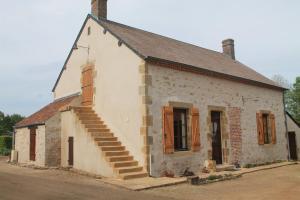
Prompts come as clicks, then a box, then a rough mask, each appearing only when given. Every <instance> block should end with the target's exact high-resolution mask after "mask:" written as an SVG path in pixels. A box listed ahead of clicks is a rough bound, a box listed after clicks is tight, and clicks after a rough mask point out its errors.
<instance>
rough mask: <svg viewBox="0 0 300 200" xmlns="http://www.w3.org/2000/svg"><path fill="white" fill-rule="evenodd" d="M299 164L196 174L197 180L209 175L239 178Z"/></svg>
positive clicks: (276, 164) (278, 164)
mask: <svg viewBox="0 0 300 200" xmlns="http://www.w3.org/2000/svg"><path fill="white" fill-rule="evenodd" d="M296 164H299V163H298V162H293V161H291V162H288V161H287V162H282V163H275V164H270V165H264V166H259V167H253V168H240V169H238V170H236V171H220V172H212V173H201V174H198V176H199V178H204V179H205V178H208V177H209V176H211V175H216V176H218V175H222V176H224V175H226V174H227V175H228V174H230V175H234V176H241V175H244V174H248V173H253V172H257V171H262V170H268V169H274V168H279V167H284V166H288V165H296Z"/></svg>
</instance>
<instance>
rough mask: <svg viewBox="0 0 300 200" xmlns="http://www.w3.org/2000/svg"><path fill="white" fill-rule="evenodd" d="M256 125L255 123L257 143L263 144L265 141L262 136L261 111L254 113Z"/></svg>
mask: <svg viewBox="0 0 300 200" xmlns="http://www.w3.org/2000/svg"><path fill="white" fill-rule="evenodd" d="M256 125H257V137H258V144H259V145H263V144H264V143H265V137H264V131H263V119H262V114H261V113H256Z"/></svg>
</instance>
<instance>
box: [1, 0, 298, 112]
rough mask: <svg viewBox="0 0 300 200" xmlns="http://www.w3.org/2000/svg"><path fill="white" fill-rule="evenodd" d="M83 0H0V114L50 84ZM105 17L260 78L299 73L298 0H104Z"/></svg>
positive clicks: (24, 105) (42, 96)
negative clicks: (227, 59) (229, 46)
mask: <svg viewBox="0 0 300 200" xmlns="http://www.w3.org/2000/svg"><path fill="white" fill-rule="evenodd" d="M88 13H90V0H42V1H41V0H26V1H24V0H15V1H4V0H1V1H0V27H1V28H0V70H1V71H0V111H2V112H4V113H6V114H13V113H19V114H22V115H25V116H28V115H30V114H32V113H34V112H36V111H37V110H39V109H40V108H41V107H43V106H45V105H46V104H48V103H49V102H51V101H52V100H53V96H52V93H51V90H52V87H53V85H54V83H55V81H56V79H57V77H58V74H59V72H60V70H61V68H62V66H63V63H64V61H65V60H66V58H67V55H68V53H69V51H70V49H71V47H72V44H73V42H74V40H75V38H76V36H77V34H78V32H79V30H80V28H81V26H82V24H83V22H84V20H85V18H86V16H87V14H88ZM108 18H109V19H110V20H113V21H116V22H120V23H123V24H126V25H129V26H133V27H137V28H141V29H145V30H147V31H151V32H154V33H158V34H161V35H164V36H168V37H172V38H175V39H177V40H181V41H184V42H188V43H192V44H195V45H198V46H201V47H204V48H209V49H212V50H216V51H221V50H222V45H221V41H222V40H223V39H227V38H233V39H234V40H235V47H236V58H237V60H239V61H240V62H242V63H244V64H246V65H248V66H250V67H251V68H253V69H255V70H256V71H258V72H260V73H262V74H263V75H265V76H266V77H268V78H271V77H272V76H273V75H277V74H280V75H282V76H283V77H284V78H285V79H287V80H288V81H289V82H290V83H292V82H294V80H295V78H296V76H300V39H299V36H300V1H299V0H264V1H261V0H226V1H220V0H209V1H207V0H185V1H178V0H176V1H175V0H163V1H162V0H108Z"/></svg>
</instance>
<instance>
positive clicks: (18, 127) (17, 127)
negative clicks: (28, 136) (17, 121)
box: [14, 122, 45, 129]
mask: <svg viewBox="0 0 300 200" xmlns="http://www.w3.org/2000/svg"><path fill="white" fill-rule="evenodd" d="M44 125H45V122H38V123H33V124H26V125H21V126H14V128H15V129H21V128H26V127H32V126H44Z"/></svg>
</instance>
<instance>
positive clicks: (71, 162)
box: [68, 137, 74, 166]
mask: <svg viewBox="0 0 300 200" xmlns="http://www.w3.org/2000/svg"><path fill="white" fill-rule="evenodd" d="M68 143H69V156H68V164H69V166H73V165H74V138H73V137H69V140H68Z"/></svg>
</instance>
